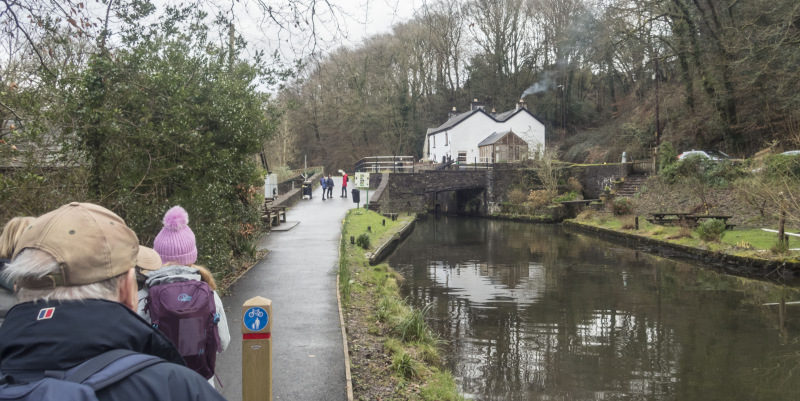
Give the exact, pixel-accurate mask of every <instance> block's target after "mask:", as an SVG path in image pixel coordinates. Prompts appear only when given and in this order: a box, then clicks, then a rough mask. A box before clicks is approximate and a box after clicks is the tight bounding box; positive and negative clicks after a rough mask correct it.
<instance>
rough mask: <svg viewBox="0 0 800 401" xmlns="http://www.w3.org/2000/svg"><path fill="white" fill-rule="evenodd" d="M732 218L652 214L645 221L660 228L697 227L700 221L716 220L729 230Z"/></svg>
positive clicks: (732, 225) (686, 214)
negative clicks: (729, 221) (660, 226)
mask: <svg viewBox="0 0 800 401" xmlns="http://www.w3.org/2000/svg"><path fill="white" fill-rule="evenodd" d="M732 217H733V216H726V215H715V214H694V213H652V217H650V218H648V219H647V221H649V222H650V223H653V224H658V225H662V226H670V225H672V226H685V227H697V224H698V223H699V222H700V221H701V220H708V219H717V220H722V221H723V222H724V223H725V228H726V229H728V230H730V229H733V227H735V226H736V225H735V224H728V219H730V218H732Z"/></svg>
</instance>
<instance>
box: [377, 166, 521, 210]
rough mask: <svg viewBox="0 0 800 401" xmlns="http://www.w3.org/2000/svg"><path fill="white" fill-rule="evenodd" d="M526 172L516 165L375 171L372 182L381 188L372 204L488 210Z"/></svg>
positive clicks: (382, 207) (393, 207)
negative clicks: (413, 170) (506, 166)
mask: <svg viewBox="0 0 800 401" xmlns="http://www.w3.org/2000/svg"><path fill="white" fill-rule="evenodd" d="M495 166H497V165H495ZM523 174H524V172H523V171H522V170H519V169H517V168H503V167H499V168H498V167H495V168H492V169H478V170H444V171H436V170H423V171H420V172H416V173H390V174H382V175H379V174H374V175H373V176H375V177H374V179H375V181H373V177H371V179H370V181H371V183H370V184H371V185H370V186H373V185H374V186H377V187H378V191H376V192H375V197H374V198H372V199H370V208H374V209H379V210H380V211H383V212H425V211H437V210H438V211H441V212H446V213H459V214H461V213H466V214H487V213H488V212H489V206H490V205H492V204H493V203H498V202H502V201H503V199H504V198H505V196H506V194H507V192H508V190H509V189H510V188H511V187H512V186H513V185H518V184H521V183H522V178H523ZM384 180H385V182H383V181H384Z"/></svg>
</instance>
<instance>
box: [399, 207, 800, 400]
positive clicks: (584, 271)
mask: <svg viewBox="0 0 800 401" xmlns="http://www.w3.org/2000/svg"><path fill="white" fill-rule="evenodd" d="M388 263H389V264H390V265H391V266H392V267H393V268H395V269H396V270H397V271H398V272H400V273H401V274H402V275H403V276H404V277H405V279H406V281H405V283H404V284H403V286H402V290H403V292H404V295H405V296H408V297H409V300H410V302H411V303H412V304H413V305H414V306H415V307H419V308H422V307H425V306H426V305H430V307H429V309H428V312H427V320H428V322H429V324H430V325H431V327H432V328H433V329H434V331H436V332H437V333H438V334H439V335H440V336H441V338H442V339H443V340H444V342H445V344H444V346H443V348H444V350H445V352H444V357H445V359H446V361H445V365H446V367H447V368H448V369H449V370H450V371H451V372H453V374H454V376H455V377H456V378H457V380H458V381H459V383H460V386H461V390H462V391H463V393H464V394H465V395H466V396H467V397H469V398H474V399H479V400H726V401H731V400H796V399H798V398H800V319H797V316H800V305H791V304H790V305H787V306H786V307H785V308H780V307H779V306H777V305H763V304H765V303H772V302H779V300H780V299H781V297H783V298H784V299H785V300H787V301H795V300H800V292H799V291H798V290H797V287H796V285H794V284H786V283H783V284H775V283H768V282H762V281H755V280H748V279H744V278H738V277H732V276H727V275H724V274H720V273H718V272H715V271H714V270H712V269H710V268H704V267H703V266H700V265H697V264H695V263H686V262H678V261H673V260H668V259H663V258H659V257H657V256H653V255H650V254H647V253H643V252H640V251H637V250H634V249H630V248H625V247H623V246H621V245H617V244H614V243H611V242H607V241H604V240H602V239H598V238H595V237H593V236H591V235H587V234H580V233H570V232H567V231H565V230H564V229H562V227H561V226H558V225H535V224H527V223H517V222H507V221H497V220H489V219H474V218H473V219H469V218H456V217H447V216H441V217H438V218H434V217H429V218H427V219H424V220H420V221H418V222H417V226H416V228H415V229H414V232H413V233H412V234H411V236H410V237H409V238H408V239H407V240H406V241H405V242H404V243H403V244H401V245H400V246H399V247H398V249H397V250H396V251H395V252H394V253H393V254H392V256H391V257H390V258H389V260H388ZM780 309H783V311H784V312H785V313H781V311H780ZM782 317H783V318H782Z"/></svg>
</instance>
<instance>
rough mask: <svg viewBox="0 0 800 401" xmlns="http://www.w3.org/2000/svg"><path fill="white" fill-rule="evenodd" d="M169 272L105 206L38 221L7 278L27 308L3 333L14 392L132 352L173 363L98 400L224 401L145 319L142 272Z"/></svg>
mask: <svg viewBox="0 0 800 401" xmlns="http://www.w3.org/2000/svg"><path fill="white" fill-rule="evenodd" d="M160 265H161V260H160V258H159V256H158V254H156V253H155V252H154V251H153V250H152V249H150V248H146V247H140V246H139V240H138V239H137V237H136V234H135V233H134V232H133V231H132V230H131V229H130V228H128V227H127V226H126V225H125V222H124V221H123V220H122V219H121V218H120V217H119V216H117V215H116V214H114V213H113V212H111V211H110V210H108V209H105V208H103V207H100V206H97V205H93V204H89V203H77V202H74V203H70V204H69V205H65V206H62V207H61V208H59V209H57V210H54V211H52V212H50V213H47V214H45V215H42V216H41V217H39V218H37V219H35V220H34V221H33V222H32V223H31V224H30V225H29V226H28V227H27V228H26V229H25V232H24V233H23V234H22V236H21V237H20V238H19V241H18V243H17V247H16V249H15V252H14V258H13V260H12V261H11V263H9V265H8V267H7V268H6V270H4V271H3V274H5V275H7V276H8V278H9V279H10V281H13V282H15V283H16V285H17V289H18V290H17V294H16V295H17V302H18V303H17V305H15V306H14V307H13V308H12V309H11V310H10V311H9V312H8V314H7V315H6V319H5V322H4V323H3V325H2V326H0V372H2V374H3V375H6V377H7V378H10V380H11V381H12V382H13V383H27V382H34V381H36V380H39V379H41V378H42V377H43V376H44V372H45V371H66V370H68V369H70V368H72V367H74V366H77V365H80V364H81V363H84V362H85V361H87V360H89V359H91V358H95V357H97V356H98V355H101V354H104V353H107V352H108V351H112V350H129V351H133V353H135V354H136V355H134V356H131V357H136V356H141V355H153V356H156V357H158V358H161V359H163V360H166V361H167V362H165V363H158V362H162V361H161V360H157V362H155V363H153V364H151V365H149V366H147V367H144V368H141V369H140V370H136V371H135V372H134V373H130V374H126V376H125V377H123V378H122V379H120V380H119V381H117V382H115V383H114V384H111V385H107V386H105V387H103V388H101V389H99V390H97V389H96V394H97V397H98V399H100V400H108V399H131V400H132V399H143V398H142V397H144V399H148V400H189V399H191V400H195V399H203V400H215V399H217V400H221V399H224V398H222V396H221V395H220V394H219V393H218V392H217V391H216V390H214V389H213V388H212V387H211V386H210V385H209V384H208V382H207V381H206V380H205V379H204V378H203V377H202V376H200V375H198V374H197V373H195V372H194V371H192V370H190V369H187V368H186V367H185V366H183V365H184V362H183V359H182V358H181V357H180V354H179V353H178V350H177V349H175V346H174V345H172V343H171V342H170V341H169V340H168V339H167V338H166V337H164V335H163V334H161V333H160V332H159V331H158V330H156V329H154V328H152V327H151V326H150V325H148V324H147V323H146V322H145V321H144V320H143V319H141V318H140V317H139V316H138V315H137V314H136V313H135V310H136V306H137V303H138V295H137V275H139V273H137V271H138V270H139V269H140V268H145V269H154V268H157V266H160ZM150 359H151V360H155V358H150ZM120 360H121V359H120Z"/></svg>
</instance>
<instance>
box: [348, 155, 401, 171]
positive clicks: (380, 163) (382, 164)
mask: <svg viewBox="0 0 800 401" xmlns="http://www.w3.org/2000/svg"><path fill="white" fill-rule="evenodd" d="M414 164H415V161H414V156H368V157H365V158H363V159H361V160H359V161H358V162H356V164H355V171H356V172H373V173H377V172H383V173H386V172H390V173H413V172H414Z"/></svg>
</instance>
